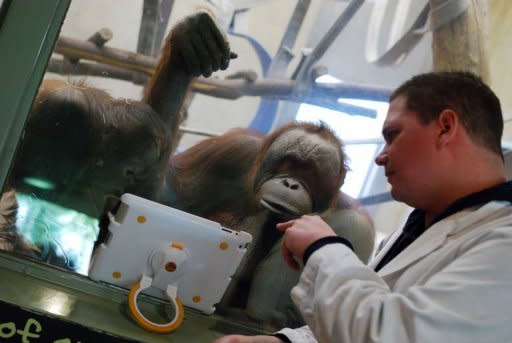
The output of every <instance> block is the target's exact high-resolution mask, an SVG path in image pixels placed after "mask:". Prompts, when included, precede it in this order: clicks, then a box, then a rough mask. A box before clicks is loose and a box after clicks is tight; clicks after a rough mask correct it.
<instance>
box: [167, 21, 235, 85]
mask: <svg viewBox="0 0 512 343" xmlns="http://www.w3.org/2000/svg"><path fill="white" fill-rule="evenodd" d="M169 39H170V41H169V44H168V48H169V45H170V49H172V53H171V63H173V64H175V65H177V66H180V67H182V68H184V69H185V70H186V71H187V73H188V74H190V75H192V76H199V75H203V76H205V77H208V76H210V75H211V74H212V72H214V71H217V70H219V69H221V70H225V69H226V68H227V67H228V65H229V61H230V59H231V58H235V57H236V54H235V53H232V52H231V51H230V48H229V42H228V41H227V39H226V36H225V35H224V33H223V32H222V31H221V30H220V28H219V27H218V26H217V24H216V23H215V21H214V20H213V19H212V17H210V15H209V14H208V13H206V12H199V13H197V14H194V15H191V16H188V17H186V18H185V19H183V20H182V21H181V22H179V23H178V24H176V26H175V27H174V28H173V30H172V32H171V34H170V37H169Z"/></svg>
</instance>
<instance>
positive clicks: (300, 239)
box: [276, 216, 336, 270]
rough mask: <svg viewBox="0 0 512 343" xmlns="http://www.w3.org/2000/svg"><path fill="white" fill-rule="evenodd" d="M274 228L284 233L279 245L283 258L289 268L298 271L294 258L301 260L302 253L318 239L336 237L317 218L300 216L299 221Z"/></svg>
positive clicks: (292, 221)
mask: <svg viewBox="0 0 512 343" xmlns="http://www.w3.org/2000/svg"><path fill="white" fill-rule="evenodd" d="M276 228H277V229H278V230H279V231H283V232H284V236H283V242H282V244H281V253H282V255H283V258H284V259H285V261H286V263H287V264H288V266H290V268H292V269H296V270H298V269H300V265H299V263H298V262H297V261H296V260H295V258H298V259H300V260H302V258H303V257H304V252H305V251H306V249H307V247H309V246H310V245H311V243H313V242H315V241H317V240H319V239H320V238H324V237H328V236H336V233H335V232H334V231H333V230H332V229H331V227H330V226H329V225H327V223H326V222H324V221H323V220H322V218H320V217H319V216H302V217H300V218H299V219H294V220H290V221H287V222H284V223H279V224H277V225H276Z"/></svg>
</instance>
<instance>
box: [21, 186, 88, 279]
mask: <svg viewBox="0 0 512 343" xmlns="http://www.w3.org/2000/svg"><path fill="white" fill-rule="evenodd" d="M17 197H18V203H19V209H18V221H17V225H18V227H19V230H20V232H21V233H22V234H23V235H24V236H25V237H26V238H27V239H28V240H29V241H30V242H31V243H33V244H35V245H36V246H37V247H38V248H39V249H40V251H41V253H40V258H41V260H43V261H46V262H48V263H51V264H54V265H59V266H62V267H64V268H67V269H69V270H73V271H76V272H78V273H81V274H87V271H88V269H89V262H90V258H91V254H92V248H93V245H94V241H95V240H96V237H97V235H98V220H97V219H95V218H91V217H89V216H87V215H85V214H83V213H79V212H77V211H75V210H73V209H69V208H65V207H62V206H59V205H56V204H53V203H50V202H48V201H45V200H42V199H38V198H37V197H35V196H33V195H30V194H22V193H18V194H17Z"/></svg>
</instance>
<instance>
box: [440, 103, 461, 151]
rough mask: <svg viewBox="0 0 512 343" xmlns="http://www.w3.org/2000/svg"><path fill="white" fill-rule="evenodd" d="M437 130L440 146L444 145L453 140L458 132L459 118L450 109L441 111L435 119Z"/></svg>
mask: <svg viewBox="0 0 512 343" xmlns="http://www.w3.org/2000/svg"><path fill="white" fill-rule="evenodd" d="M437 125H438V129H439V131H438V132H439V135H438V140H439V143H440V144H446V143H448V142H450V141H452V140H453V138H454V137H455V134H456V133H457V131H458V130H459V125H460V122H459V116H458V115H457V113H456V112H455V111H453V110H450V109H445V110H443V111H442V112H441V113H440V114H439V117H438V118H437Z"/></svg>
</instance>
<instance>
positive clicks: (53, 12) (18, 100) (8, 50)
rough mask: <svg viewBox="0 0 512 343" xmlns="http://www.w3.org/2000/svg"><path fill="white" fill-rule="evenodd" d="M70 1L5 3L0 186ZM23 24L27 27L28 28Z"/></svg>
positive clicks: (0, 27) (0, 30)
mask: <svg viewBox="0 0 512 343" xmlns="http://www.w3.org/2000/svg"><path fill="white" fill-rule="evenodd" d="M69 4H70V0H38V1H14V0H5V1H4V2H3V4H2V10H1V13H2V15H1V16H0V20H1V22H0V56H2V63H0V75H2V77H1V78H0V89H1V90H2V91H1V92H0V121H1V123H2V125H0V182H1V183H2V185H3V184H4V183H5V179H6V177H7V174H8V171H9V168H10V165H11V160H12V158H13V156H14V153H15V151H16V146H17V144H18V141H19V138H20V135H21V132H22V130H23V127H24V125H25V120H26V118H27V115H28V112H29V110H30V107H31V105H32V101H33V99H34V96H35V94H36V92H37V89H38V88H39V84H40V82H41V79H42V77H43V74H44V72H45V70H46V64H47V62H48V59H49V57H50V55H51V53H52V51H53V46H54V44H55V42H56V40H57V36H58V34H59V32H60V28H61V26H62V22H63V21H64V17H65V15H66V13H67V10H68V8H69ZM24 23H30V24H29V25H27V24H24Z"/></svg>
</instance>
